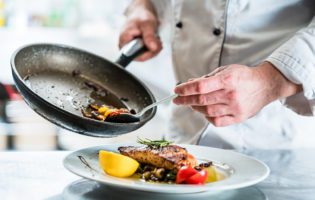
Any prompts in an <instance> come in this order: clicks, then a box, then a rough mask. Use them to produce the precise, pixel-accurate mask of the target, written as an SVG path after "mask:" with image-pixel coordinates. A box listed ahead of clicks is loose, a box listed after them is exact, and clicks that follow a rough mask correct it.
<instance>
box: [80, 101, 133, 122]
mask: <svg viewBox="0 0 315 200" xmlns="http://www.w3.org/2000/svg"><path fill="white" fill-rule="evenodd" d="M81 113H82V115H83V116H84V117H87V118H91V119H96V120H99V121H106V119H107V118H108V117H111V116H113V115H119V114H121V113H130V111H129V110H128V109H126V108H113V107H110V106H106V105H102V106H99V105H97V104H93V103H92V104H89V106H88V107H87V108H83V109H81Z"/></svg>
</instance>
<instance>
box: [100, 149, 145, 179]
mask: <svg viewBox="0 0 315 200" xmlns="http://www.w3.org/2000/svg"><path fill="white" fill-rule="evenodd" d="M99 162H100V165H101V167H102V169H103V170H104V171H105V172H106V173H107V174H109V175H111V176H115V177H120V178H123V177H129V176H132V175H133V174H134V173H135V172H136V171H137V169H138V167H139V163H138V162H137V161H136V160H134V159H132V158H130V157H128V156H124V155H121V154H119V153H114V152H110V151H105V150H100V151H99Z"/></svg>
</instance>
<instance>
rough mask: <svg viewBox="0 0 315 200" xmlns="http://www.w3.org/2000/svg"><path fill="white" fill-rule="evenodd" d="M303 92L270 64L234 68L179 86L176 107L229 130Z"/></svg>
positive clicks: (235, 65) (227, 68) (230, 66)
mask: <svg viewBox="0 0 315 200" xmlns="http://www.w3.org/2000/svg"><path fill="white" fill-rule="evenodd" d="M301 90H302V87H301V86H300V85H296V84H294V83H292V82H290V81H289V80H288V79H286V78H285V77H284V76H283V75H282V74H281V73H280V71H278V70H277V69H276V68H275V67H274V66H273V65H272V64H271V63H269V62H264V63H262V64H260V65H259V66H257V67H247V66H244V65H237V64H234V65H229V66H224V67H220V68H218V69H217V70H215V71H214V72H213V73H211V74H209V75H206V76H203V77H201V78H196V79H192V80H189V81H188V82H186V83H183V84H181V85H178V86H177V87H176V88H175V93H176V94H178V95H180V96H179V97H177V98H176V99H174V103H175V104H178V105H186V106H191V107H192V109H193V110H196V111H198V112H201V113H202V114H204V115H205V117H206V118H207V120H208V121H210V122H211V123H213V124H214V125H215V126H228V125H231V124H235V123H240V122H242V121H244V120H246V119H248V118H250V117H252V116H254V115H255V114H256V113H257V112H258V111H260V110H261V109H262V108H263V107H264V106H265V105H267V104H269V103H270V102H272V101H274V100H276V99H280V98H285V97H288V96H291V95H293V94H296V93H298V92H300V91H301Z"/></svg>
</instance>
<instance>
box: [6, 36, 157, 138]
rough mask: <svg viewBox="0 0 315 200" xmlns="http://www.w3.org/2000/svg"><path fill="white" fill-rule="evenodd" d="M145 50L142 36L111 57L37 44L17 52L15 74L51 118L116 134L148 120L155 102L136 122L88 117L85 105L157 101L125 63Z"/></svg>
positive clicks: (137, 105) (134, 105)
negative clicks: (118, 121)
mask: <svg viewBox="0 0 315 200" xmlns="http://www.w3.org/2000/svg"><path fill="white" fill-rule="evenodd" d="M144 51H146V47H145V46H144V44H143V41H142V40H141V39H139V38H137V39H135V40H133V41H131V42H130V43H128V44H127V45H126V46H124V47H123V48H122V50H121V53H120V56H119V58H118V60H117V61H116V62H111V61H109V60H107V59H105V58H102V57H99V56H97V55H94V54H92V53H89V52H86V51H84V50H80V49H77V48H73V47H70V46H65V45H59V44H32V45H27V46H24V47H22V48H20V49H18V50H17V51H16V52H15V53H14V54H13V55H12V57H11V68H12V75H13V79H14V81H15V83H16V87H17V88H18V90H19V91H20V93H21V94H22V96H23V97H24V100H25V101H26V103H27V104H28V105H29V106H30V107H31V108H32V109H33V110H34V111H35V112H37V113H38V114H39V115H41V116H42V117H44V118H46V119H47V120H49V121H50V122H52V123H54V124H56V125H58V126H61V127H63V128H65V129H68V130H70V131H73V132H76V133H80V134H83V135H89V136H94V137H115V136H118V135H121V134H125V133H129V132H131V131H133V130H136V129H138V128H140V127H141V126H143V125H144V124H145V123H146V122H148V121H149V120H150V119H151V118H152V117H153V116H154V115H155V113H156V108H153V109H151V110H150V111H148V112H147V113H146V114H145V115H144V116H143V118H142V119H140V121H139V122H134V123H115V122H102V121H98V120H94V119H90V118H86V117H83V115H82V113H81V109H82V108H85V107H87V106H88V105H89V104H90V103H98V104H109V105H112V106H114V107H117V108H122V107H125V108H128V109H134V110H135V112H138V111H139V110H142V108H144V107H145V106H147V105H149V104H151V103H153V102H155V98H154V96H153V94H152V93H151V91H150V90H149V89H148V88H147V87H146V86H145V85H144V84H143V83H142V82H141V81H140V80H139V79H137V78H136V77H135V76H134V75H132V74H131V73H129V72H128V71H126V70H125V69H124V68H125V67H126V66H127V65H128V64H129V63H130V62H131V61H132V60H133V59H134V58H136V57H137V56H138V55H140V54H141V53H143V52H144Z"/></svg>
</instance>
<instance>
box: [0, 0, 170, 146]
mask: <svg viewBox="0 0 315 200" xmlns="http://www.w3.org/2000/svg"><path fill="white" fill-rule="evenodd" d="M128 3H129V1H126V0H120V1H117V0H106V1H104V0H0V83H1V84H0V149H1V150H54V149H68V150H70V149H71V150H72V149H79V148H82V147H86V146H93V145H102V144H106V143H113V142H132V141H135V140H136V139H137V136H139V137H146V138H152V139H158V138H162V136H163V134H165V133H166V132H167V131H168V128H167V127H168V117H169V104H163V105H162V106H160V107H159V108H158V112H157V115H156V116H155V118H154V119H153V120H151V121H150V122H149V123H147V124H146V125H145V126H144V127H142V128H141V129H139V130H136V131H134V132H132V133H129V134H126V135H123V136H120V137H116V138H104V139H100V138H92V137H87V136H83V135H79V134H75V133H72V132H69V131H66V130H64V129H61V128H58V127H56V126H55V125H53V124H51V123H50V122H48V121H46V120H44V119H43V118H41V117H40V116H38V115H37V114H36V113H34V112H33V111H32V110H31V109H30V108H29V107H28V106H27V105H26V104H25V103H24V102H23V100H22V99H21V97H20V96H19V95H18V94H16V91H15V88H14V83H13V79H12V76H11V68H10V57H11V55H12V53H13V52H14V51H15V50H16V49H17V48H19V47H21V46H23V45H25V44H30V43H41V42H42V43H61V44H67V45H71V46H74V47H78V48H82V49H85V50H87V51H90V52H92V53H95V54H97V55H100V56H103V57H106V58H108V59H111V60H115V59H116V58H117V57H118V55H119V49H118V47H117V43H118V37H119V32H120V28H121V26H122V25H123V22H124V16H123V12H124V9H125V8H126V6H127V5H128ZM160 34H161V36H162V39H163V40H164V41H166V42H164V49H163V51H162V52H161V53H160V54H159V55H158V56H157V57H156V58H154V59H152V60H150V61H147V62H145V63H139V62H134V63H132V64H131V65H130V66H128V70H129V71H130V72H132V73H133V74H135V75H136V76H138V77H139V78H140V79H141V80H143V81H144V82H145V83H146V84H147V85H148V87H149V88H150V89H151V90H152V91H153V93H154V94H155V96H156V98H157V99H159V98H162V97H164V96H167V95H168V94H170V93H171V92H172V89H173V87H174V85H175V81H174V78H173V71H172V68H171V58H170V49H169V45H168V42H167V41H168V40H169V39H168V38H169V37H168V36H169V33H168V28H165V29H164V31H162V32H161V33H160Z"/></svg>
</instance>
